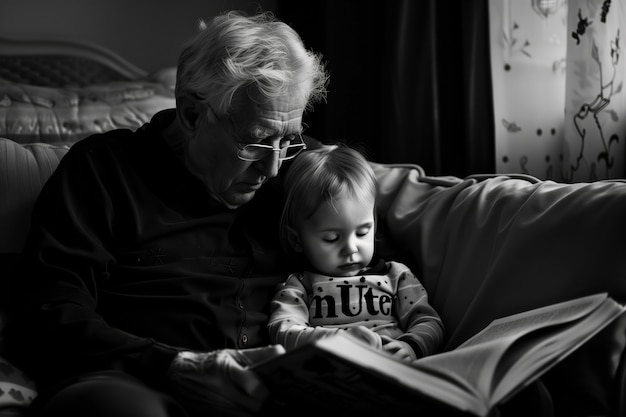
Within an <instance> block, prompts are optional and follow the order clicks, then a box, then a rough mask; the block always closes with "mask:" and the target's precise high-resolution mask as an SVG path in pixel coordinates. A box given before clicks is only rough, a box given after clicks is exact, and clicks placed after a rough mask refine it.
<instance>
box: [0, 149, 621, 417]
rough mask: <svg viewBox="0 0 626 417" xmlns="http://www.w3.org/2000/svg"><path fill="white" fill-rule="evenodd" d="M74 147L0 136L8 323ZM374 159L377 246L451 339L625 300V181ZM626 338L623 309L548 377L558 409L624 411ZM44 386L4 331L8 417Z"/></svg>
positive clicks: (1, 311)
mask: <svg viewBox="0 0 626 417" xmlns="http://www.w3.org/2000/svg"><path fill="white" fill-rule="evenodd" d="M70 146H71V144H64V145H58V144H47V143H24V144H20V143H17V142H16V141H13V140H11V139H8V138H0V261H1V262H2V265H1V268H2V269H1V271H2V275H1V279H0V328H1V327H2V325H3V324H4V323H5V322H6V320H7V317H6V314H5V312H6V310H5V308H6V303H7V300H8V298H9V297H10V292H9V288H8V280H10V278H11V268H12V267H14V265H15V262H16V260H17V258H18V257H19V252H20V250H21V248H22V246H23V243H24V238H25V235H26V233H27V230H28V227H29V216H30V212H31V210H32V206H33V203H34V201H35V199H36V198H37V195H38V193H39V191H40V190H41V187H42V186H43V185H44V183H45V182H46V180H47V178H48V177H49V176H50V174H51V173H52V172H53V171H54V169H55V168H56V166H57V165H58V163H59V161H60V160H61V159H62V158H63V156H64V155H65V153H66V152H67V150H68V149H69V147H70ZM372 165H373V166H374V169H375V172H376V174H377V177H378V181H379V199H378V210H379V213H380V220H379V224H378V231H377V233H378V235H379V237H380V242H379V249H378V250H379V253H380V254H381V256H385V257H388V258H397V259H401V260H403V261H405V262H406V263H408V264H409V265H410V266H411V267H412V268H413V270H414V271H416V273H417V275H418V276H419V277H420V279H421V280H422V282H423V284H424V285H425V287H426V289H427V291H428V293H429V297H430V300H431V303H432V304H433V306H434V307H435V308H436V309H437V310H438V311H439V313H440V315H441V317H442V319H443V322H444V324H445V327H446V344H445V347H444V349H453V348H454V347H456V346H458V345H459V344H460V343H462V342H463V341H464V340H465V339H467V338H468V337H470V336H471V335H473V334H474V333H476V332H477V331H479V330H480V329H481V328H483V327H484V326H485V325H486V324H488V323H489V322H490V321H491V320H493V319H495V318H498V317H502V316H505V315H509V314H513V313H516V312H521V311H524V310H528V309H531V308H535V307H541V306H543V305H547V304H551V303H556V302H559V301H565V300H567V299H571V298H575V297H579V296H583V295H587V294H592V293H597V292H608V293H609V294H610V295H611V296H612V297H613V298H615V299H616V300H618V301H620V302H623V301H624V300H626V256H624V255H625V254H626V233H624V232H626V181H621V180H620V181H618V180H605V181H597V182H593V183H575V184H565V183H555V182H552V181H541V180H538V179H536V178H533V177H530V176H527V175H502V174H501V175H476V176H470V177H468V178H456V177H430V176H428V175H426V173H425V172H424V171H423V170H422V169H421V168H420V167H419V166H415V165H402V164H398V165H392V164H378V163H372ZM0 330H1V329H0ZM25 331H27V329H25ZM625 348H626V318H623V317H620V318H619V319H618V320H616V321H615V322H613V323H612V324H611V325H609V326H608V327H607V328H605V329H603V330H602V331H601V332H600V333H598V334H597V335H596V336H595V337H594V338H593V339H591V340H590V341H588V342H587V343H585V344H584V345H583V346H581V347H580V348H579V349H578V350H576V351H575V352H574V353H573V354H571V355H570V356H568V357H567V358H565V359H564V360H563V361H562V362H561V363H559V364H558V365H556V367H554V368H553V369H551V370H549V371H548V372H547V373H546V374H545V375H544V376H543V377H542V378H541V381H542V383H543V384H544V385H545V387H547V389H548V391H549V392H550V397H551V401H552V404H553V408H554V414H555V415H557V416H560V415H562V416H592V415H593V416H618V415H619V416H622V415H626V408H625V405H624V398H625V396H624V393H625V390H626V385H625V378H626V369H625V366H626V359H624V356H625V352H626V349H625ZM35 396H36V387H35V386H34V385H33V384H32V381H30V380H29V379H28V376H26V375H23V373H22V372H20V371H19V370H18V369H16V368H15V367H14V366H12V365H11V364H10V362H9V361H7V360H6V358H3V357H2V339H1V338H0V416H8V415H11V416H18V415H22V413H23V411H24V410H25V409H26V408H27V407H28V404H29V403H30V401H31V400H32V399H33V398H34V397H35Z"/></svg>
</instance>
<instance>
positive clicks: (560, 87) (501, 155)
mask: <svg viewBox="0 0 626 417" xmlns="http://www.w3.org/2000/svg"><path fill="white" fill-rule="evenodd" d="M489 17H490V19H489V20H490V38H491V68H492V74H493V100H494V123H495V137H496V143H495V156H496V161H495V163H496V171H497V172H498V173H511V172H516V173H525V174H530V175H534V176H536V177H538V178H542V179H554V180H556V181H566V182H574V181H593V180H597V179H607V178H624V177H625V173H626V172H625V159H626V158H625V157H626V95H625V94H626V93H624V91H623V82H624V78H626V63H625V62H624V59H623V58H622V59H620V53H621V44H622V42H623V41H622V40H620V36H624V34H626V2H624V1H621V0H620V1H618V0H613V1H611V0H569V1H567V0H553V1H550V0H525V1H522V0H489Z"/></svg>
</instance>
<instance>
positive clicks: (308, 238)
mask: <svg viewBox="0 0 626 417" xmlns="http://www.w3.org/2000/svg"><path fill="white" fill-rule="evenodd" d="M298 237H299V241H300V245H301V248H300V250H301V251H302V252H303V253H304V256H305V257H306V258H307V260H308V261H309V263H310V264H311V266H312V267H313V268H315V269H316V271H317V272H318V273H321V274H324V275H334V276H354V275H356V274H357V273H358V272H359V271H360V270H361V269H363V268H364V267H366V266H367V265H368V264H369V263H370V261H371V260H372V256H373V254H374V202H373V201H372V202H371V203H364V202H361V201H358V200H356V199H354V198H349V197H344V198H341V199H339V200H336V201H335V202H334V204H332V205H331V204H330V203H324V204H322V205H321V206H320V208H319V209H318V210H317V211H316V212H315V214H314V215H313V217H311V218H310V219H307V220H305V221H304V222H302V225H301V227H300V230H299V233H298Z"/></svg>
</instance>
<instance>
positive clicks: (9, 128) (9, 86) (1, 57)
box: [0, 37, 176, 145]
mask: <svg viewBox="0 0 626 417" xmlns="http://www.w3.org/2000/svg"><path fill="white" fill-rule="evenodd" d="M174 64H175V63H172V67H168V68H163V69H161V70H159V71H155V72H153V73H147V72H146V71H144V70H142V69H140V68H138V67H136V66H135V65H133V64H132V63H130V62H128V61H127V60H125V59H124V58H122V57H121V56H119V55H117V54H115V53H114V52H112V51H110V50H108V49H106V48H103V47H100V46H97V45H92V44H88V43H83V42H76V41H61V40H35V39H17V38H6V37H5V38H0V137H5V138H8V139H11V140H13V141H16V142H19V143H31V142H46V143H55V144H70V145H71V144H72V143H74V142H76V141H77V140H80V139H82V138H84V137H86V136H88V135H90V134H92V133H99V132H103V131H107V130H111V129H114V128H129V129H136V128H137V127H139V126H141V125H142V124H143V123H145V122H147V121H149V119H150V118H151V117H152V115H153V114H154V113H156V112H158V111H159V110H162V109H165V108H170V107H174V84H175V76H176V69H175V67H174V66H173V65H174Z"/></svg>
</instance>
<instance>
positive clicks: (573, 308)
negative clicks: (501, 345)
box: [456, 293, 607, 350]
mask: <svg viewBox="0 0 626 417" xmlns="http://www.w3.org/2000/svg"><path fill="white" fill-rule="evenodd" d="M606 298H607V294H606V293H602V294H596V295H591V296H587V297H582V298H577V299H574V300H570V301H565V302H563V303H558V304H554V305H551V306H547V307H541V308H538V309H534V310H530V311H525V312H523V313H519V314H514V315H511V316H507V317H504V318H501V319H497V320H494V321H492V322H491V324H489V325H488V326H487V327H486V328H485V329H483V330H482V331H480V332H478V333H477V334H476V335H474V336H473V337H471V338H469V339H468V340H467V341H466V342H465V343H463V344H461V345H460V346H459V347H457V348H456V350H458V349H462V348H465V347H469V346H472V345H477V344H480V343H485V342H489V341H492V340H495V339H500V338H505V337H510V336H514V337H520V336H522V335H523V334H526V333H528V332H531V331H533V330H536V329H538V328H541V327H546V326H550V325H556V324H560V323H565V322H568V321H573V320H576V319H578V318H580V317H582V316H584V315H586V314H589V313H590V312H591V311H592V310H594V309H595V308H597V307H598V306H599V305H600V304H601V303H602V302H603V301H604V300H605V299H606Z"/></svg>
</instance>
